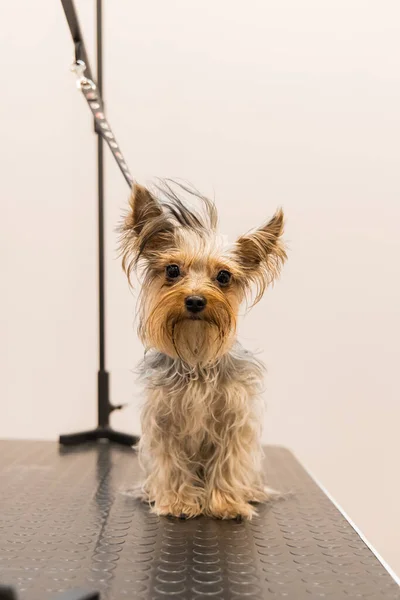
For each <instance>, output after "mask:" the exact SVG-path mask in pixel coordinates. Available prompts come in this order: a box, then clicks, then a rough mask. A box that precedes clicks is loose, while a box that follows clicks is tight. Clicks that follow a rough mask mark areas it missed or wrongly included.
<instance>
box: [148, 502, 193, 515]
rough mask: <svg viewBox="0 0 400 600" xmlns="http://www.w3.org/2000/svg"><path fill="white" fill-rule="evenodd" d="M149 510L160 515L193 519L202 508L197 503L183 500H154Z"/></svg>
mask: <svg viewBox="0 0 400 600" xmlns="http://www.w3.org/2000/svg"><path fill="white" fill-rule="evenodd" d="M151 512H152V513H154V514H156V515H158V516H160V517H177V518H179V519H194V518H195V517H198V516H199V515H201V513H202V510H201V507H200V505H198V504H187V503H184V502H179V501H175V502H171V503H169V504H166V503H158V502H155V504H154V506H153V507H152V509H151Z"/></svg>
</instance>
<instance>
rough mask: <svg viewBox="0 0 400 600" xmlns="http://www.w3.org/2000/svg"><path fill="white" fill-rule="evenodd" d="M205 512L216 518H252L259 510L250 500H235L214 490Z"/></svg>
mask: <svg viewBox="0 0 400 600" xmlns="http://www.w3.org/2000/svg"><path fill="white" fill-rule="evenodd" d="M204 513H205V514H206V515H208V516H210V517H214V518H216V519H247V520H250V519H252V518H253V517H254V516H255V515H257V511H256V510H255V508H254V507H252V506H251V505H250V504H248V502H245V501H244V500H243V501H235V500H234V499H232V498H230V497H229V496H225V495H224V494H222V493H221V492H216V491H215V492H213V493H212V495H211V498H210V501H209V503H208V506H207V507H206V509H205V510H204Z"/></svg>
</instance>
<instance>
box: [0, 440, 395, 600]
mask: <svg viewBox="0 0 400 600" xmlns="http://www.w3.org/2000/svg"><path fill="white" fill-rule="evenodd" d="M265 468H266V470H267V472H268V481H269V484H270V485H271V486H273V487H275V488H277V489H279V490H281V491H283V492H292V494H291V495H289V496H288V497H287V498H286V499H285V500H280V501H277V502H275V503H273V504H272V505H269V506H262V507H260V510H259V516H258V517H257V518H255V519H254V520H253V521H251V522H242V523H240V522H228V521H216V520H212V519H206V518H199V519H194V520H190V521H180V520H175V519H172V518H158V517H156V516H154V515H151V514H150V513H149V511H148V509H147V507H146V506H144V505H141V504H140V503H138V502H137V501H135V500H133V499H132V498H131V497H130V496H129V495H127V494H126V493H125V492H126V491H127V490H128V489H129V488H130V487H131V486H132V484H134V483H135V482H137V481H138V479H139V473H140V470H139V466H138V460H137V457H136V454H135V452H134V451H133V450H131V449H130V448H124V447H114V446H112V445H108V444H97V445H88V446H85V447H80V448H74V449H63V448H62V447H59V446H58V444H56V443H52V442H19V441H18V442H0V583H1V584H6V585H10V586H13V587H14V589H15V592H16V596H17V597H18V598H20V599H22V600H47V599H51V600H53V599H57V598H58V597H59V596H58V595H59V594H62V592H65V591H66V590H71V589H72V588H84V589H86V590H89V591H90V590H94V591H96V590H97V591H98V592H99V593H100V598H101V600H122V599H125V600H133V599H136V598H138V599H146V600H149V599H151V600H165V599H166V598H168V597H171V598H175V599H176V600H200V599H202V600H205V599H207V600H217V599H221V598H223V599H224V600H244V599H247V600H250V599H252V600H265V599H277V598H287V599H289V600H303V599H304V600H310V599H312V598H325V597H327V598H332V599H335V600H342V599H343V600H345V599H346V600H348V599H350V598H371V599H372V600H375V599H385V598H390V599H392V600H393V599H400V588H399V587H398V585H397V583H396V582H395V581H394V579H392V577H391V576H390V575H389V573H388V572H387V571H386V570H385V568H384V567H383V566H382V565H381V563H380V562H379V560H378V559H377V558H376V556H375V555H374V554H373V552H372V551H371V550H370V549H369V548H368V546H367V545H366V544H365V543H364V542H363V541H362V540H361V538H360V537H359V535H358V534H357V533H356V531H355V530H354V529H353V528H352V526H351V525H350V524H349V523H348V521H347V520H346V519H345V518H344V517H343V516H342V514H341V513H340V512H339V510H338V509H337V508H336V507H335V506H334V505H333V504H332V502H331V501H330V500H329V499H328V498H327V496H326V495H325V494H324V493H323V492H322V491H321V489H320V488H319V487H318V486H317V484H316V483H315V482H314V481H313V480H312V479H311V477H310V476H309V475H308V474H307V473H306V472H305V471H304V469H303V468H302V467H301V465H300V464H299V463H298V462H297V460H296V459H295V458H294V457H293V455H292V454H291V453H290V452H289V451H287V450H285V449H282V448H276V447H269V448H267V449H266V459H265ZM73 597H74V598H75V599H77V598H78V595H75V596H73ZM86 597H89V596H86ZM90 597H91V596H90ZM71 598H72V596H71Z"/></svg>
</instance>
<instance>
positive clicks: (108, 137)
mask: <svg viewBox="0 0 400 600" xmlns="http://www.w3.org/2000/svg"><path fill="white" fill-rule="evenodd" d="M85 70H86V64H85V63H84V62H83V60H77V61H76V62H75V63H74V64H73V65H72V67H71V71H73V72H74V73H75V75H76V85H77V88H78V90H80V91H81V92H82V94H83V96H84V97H85V100H86V102H87V103H88V106H89V108H90V110H91V112H92V115H93V118H94V120H95V123H96V132H97V133H98V134H99V135H101V137H102V138H103V140H104V141H105V142H106V143H107V145H108V147H109V148H110V150H111V152H112V154H113V156H114V158H115V160H116V161H117V164H118V166H119V168H120V169H121V173H122V174H123V176H124V177H125V180H126V182H127V184H128V185H129V187H132V184H133V182H134V179H133V177H132V175H131V174H130V171H129V168H128V165H127V164H126V162H125V159H124V157H123V155H122V152H121V149H120V147H119V146H118V143H117V140H116V139H115V136H114V134H113V131H112V129H111V127H110V124H109V123H108V121H107V119H106V117H105V115H104V105H103V100H102V98H101V96H100V94H99V92H98V89H97V86H96V84H95V83H94V81H92V80H91V79H89V78H88V77H86V76H85Z"/></svg>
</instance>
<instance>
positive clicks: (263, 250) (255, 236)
mask: <svg viewBox="0 0 400 600" xmlns="http://www.w3.org/2000/svg"><path fill="white" fill-rule="evenodd" d="M283 230H284V215H283V211H282V209H278V210H277V211H276V213H275V214H274V216H273V217H272V219H271V220H270V221H268V223H266V224H265V225H263V226H262V227H260V229H257V230H256V231H253V232H251V233H248V234H246V235H243V236H241V237H240V238H239V239H238V240H237V242H236V246H235V250H234V252H235V256H236V259H237V261H238V262H239V264H240V266H241V267H242V269H243V271H244V274H245V276H247V278H248V281H249V283H251V282H255V283H256V285H257V296H256V299H255V301H256V302H258V300H259V299H260V298H261V296H262V295H263V293H264V291H265V288H266V287H267V285H269V284H270V283H272V282H273V281H274V279H275V278H276V277H278V275H279V273H280V270H281V267H282V265H283V263H284V262H285V260H286V258H287V255H286V251H285V247H284V244H283V242H282V240H281V236H282V234H283Z"/></svg>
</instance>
